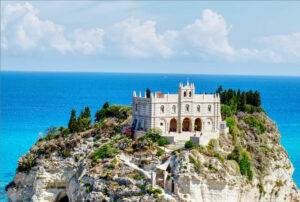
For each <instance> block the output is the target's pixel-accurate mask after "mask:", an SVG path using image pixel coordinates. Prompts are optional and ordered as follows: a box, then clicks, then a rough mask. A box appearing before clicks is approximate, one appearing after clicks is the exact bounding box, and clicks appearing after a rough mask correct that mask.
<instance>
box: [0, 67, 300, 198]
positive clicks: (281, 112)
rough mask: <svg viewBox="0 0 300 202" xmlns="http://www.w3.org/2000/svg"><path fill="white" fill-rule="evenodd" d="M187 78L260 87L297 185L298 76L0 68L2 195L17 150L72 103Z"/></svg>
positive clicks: (94, 105)
mask: <svg viewBox="0 0 300 202" xmlns="http://www.w3.org/2000/svg"><path fill="white" fill-rule="evenodd" d="M187 79H189V80H190V82H194V83H195V86H196V92H197V93H199V92H200V91H201V92H214V91H215V90H216V89H217V88H218V87H219V85H220V84H222V85H223V87H224V88H235V89H237V88H240V89H243V90H249V89H254V90H259V91H260V92H261V95H262V106H263V108H264V109H265V110H266V111H267V114H268V115H269V116H270V117H271V118H272V119H273V120H274V121H276V122H277V124H278V126H279V130H280V132H281V134H282V138H281V143H282V144H283V146H284V147H285V148H286V149H287V151H288V153H289V155H290V157H291V160H292V163H293V164H294V166H295V168H296V169H295V173H294V180H295V181H296V183H297V185H298V186H299V185H300V153H299V152H298V148H299V146H298V145H299V144H300V77H264V76H259V77H258V76H221V75H220V76H218V75H179V74H178V75H176V74H173V75H167V74H110V73H40V72H39V73H38V72H27V73H25V72H1V199H2V200H5V199H6V198H5V196H4V186H5V185H6V184H7V183H8V182H10V181H11V180H12V179H13V177H14V172H15V169H16V167H17V160H18V158H19V156H20V155H21V154H24V153H26V151H27V150H28V149H29V148H30V147H31V145H32V144H34V143H35V141H36V140H37V139H38V133H39V132H44V131H45V129H47V128H48V127H49V126H50V125H54V126H60V125H65V126H66V125H67V123H68V120H69V116H70V112H71V109H72V108H75V109H76V110H77V112H79V111H80V110H81V109H83V108H84V107H85V106H87V105H88V106H90V108H91V111H92V113H93V114H94V113H95V111H96V110H97V109H99V108H101V107H102V105H103V103H104V102H105V101H109V102H110V103H112V104H125V105H130V103H131V96H132V92H133V90H137V91H139V90H140V91H142V92H144V91H145V90H146V88H150V89H151V90H152V91H162V92H163V93H168V92H169V93H176V92H177V90H178V84H179V82H183V83H185V82H186V80H187Z"/></svg>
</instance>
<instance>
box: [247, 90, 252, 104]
mask: <svg viewBox="0 0 300 202" xmlns="http://www.w3.org/2000/svg"><path fill="white" fill-rule="evenodd" d="M246 98H247V104H250V105H253V100H254V99H253V98H254V94H253V92H252V90H249V91H248V92H247V93H246Z"/></svg>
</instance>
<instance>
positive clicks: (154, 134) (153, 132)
mask: <svg viewBox="0 0 300 202" xmlns="http://www.w3.org/2000/svg"><path fill="white" fill-rule="evenodd" d="M161 134H162V131H161V129H159V128H150V129H149V130H148V131H147V132H146V134H145V136H146V137H147V138H149V139H150V140H151V141H152V142H157V141H158V140H159V139H161V138H160V136H161Z"/></svg>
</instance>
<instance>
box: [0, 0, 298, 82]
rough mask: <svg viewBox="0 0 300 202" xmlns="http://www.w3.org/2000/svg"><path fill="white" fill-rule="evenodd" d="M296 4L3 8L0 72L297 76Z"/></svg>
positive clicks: (28, 5)
mask: <svg viewBox="0 0 300 202" xmlns="http://www.w3.org/2000/svg"><path fill="white" fill-rule="evenodd" d="M299 10H300V1H287V2H285V1H260V2H255V1H210V2H209V1H184V2H183V1H101V2H100V1H28V2H26V1H22V2H14V1H1V70H2V71H3V70H4V71H5V70H9V71H71V72H136V73H186V74H231V75H235V74H237V75H288V76H300V12H299Z"/></svg>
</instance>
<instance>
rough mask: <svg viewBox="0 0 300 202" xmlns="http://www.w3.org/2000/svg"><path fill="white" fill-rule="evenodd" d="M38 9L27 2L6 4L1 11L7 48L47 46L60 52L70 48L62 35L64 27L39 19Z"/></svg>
mask: <svg viewBox="0 0 300 202" xmlns="http://www.w3.org/2000/svg"><path fill="white" fill-rule="evenodd" d="M37 15H38V10H36V9H34V8H33V6H32V5H31V4H29V3H25V4H15V5H7V6H6V7H5V8H4V11H3V21H2V33H3V35H4V36H3V37H4V38H6V40H7V44H6V47H7V48H10V47H11V48H15V47H19V48H21V49H23V50H25V51H26V50H27V51H28V50H35V49H38V50H46V49H48V48H49V47H51V48H54V49H56V50H58V51H60V52H62V53H64V52H66V51H69V50H70V49H71V45H70V43H69V42H68V41H67V40H66V39H65V37H64V28H63V27H62V26H61V25H57V24H55V23H53V22H51V21H48V20H45V21H43V20H40V19H39V18H38V17H37Z"/></svg>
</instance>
